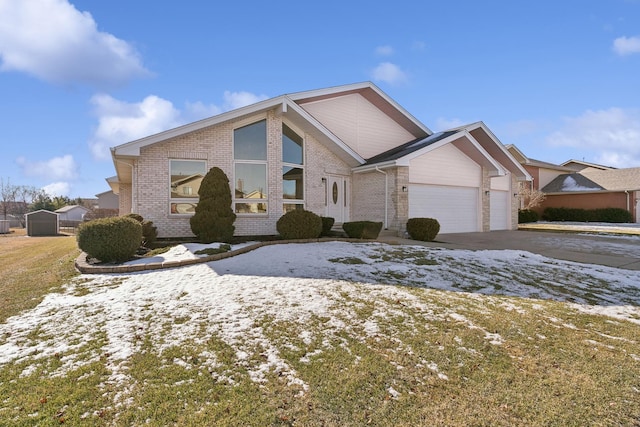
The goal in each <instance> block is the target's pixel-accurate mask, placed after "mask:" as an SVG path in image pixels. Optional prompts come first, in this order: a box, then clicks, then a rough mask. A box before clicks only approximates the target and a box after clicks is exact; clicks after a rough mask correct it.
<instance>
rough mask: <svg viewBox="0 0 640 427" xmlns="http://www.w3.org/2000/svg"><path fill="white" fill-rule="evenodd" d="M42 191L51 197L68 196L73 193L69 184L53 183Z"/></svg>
mask: <svg viewBox="0 0 640 427" xmlns="http://www.w3.org/2000/svg"><path fill="white" fill-rule="evenodd" d="M42 189H43V190H44V192H45V193H47V194H48V195H49V196H68V195H69V193H71V185H70V184H69V183H68V182H52V183H51V184H49V185H45V186H44V187H42Z"/></svg>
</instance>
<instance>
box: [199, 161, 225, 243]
mask: <svg viewBox="0 0 640 427" xmlns="http://www.w3.org/2000/svg"><path fill="white" fill-rule="evenodd" d="M198 194H199V196H200V201H199V202H198V205H197V206H196V212H195V214H194V215H193V216H192V217H191V220H190V225H191V231H192V232H193V234H195V235H196V236H197V237H198V239H199V240H200V241H201V242H202V243H213V242H230V241H231V239H232V238H233V232H234V231H235V229H236V228H235V226H234V225H233V223H234V222H235V220H236V214H235V213H234V212H233V209H232V208H231V188H230V187H229V178H227V175H225V173H224V172H223V171H222V169H220V168H218V167H213V168H211V169H210V170H209V172H207V174H206V175H205V176H204V178H203V179H202V183H201V184H200V190H199V191H198Z"/></svg>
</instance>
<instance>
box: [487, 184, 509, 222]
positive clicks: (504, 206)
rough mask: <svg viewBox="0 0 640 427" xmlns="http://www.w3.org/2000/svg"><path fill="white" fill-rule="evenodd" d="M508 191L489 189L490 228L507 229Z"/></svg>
mask: <svg viewBox="0 0 640 427" xmlns="http://www.w3.org/2000/svg"><path fill="white" fill-rule="evenodd" d="M508 203H509V192H507V191H498V190H491V219H490V220H489V225H490V227H491V230H508V229H510V228H511V227H509V225H510V224H509V222H508V221H507V220H508V216H509V206H508Z"/></svg>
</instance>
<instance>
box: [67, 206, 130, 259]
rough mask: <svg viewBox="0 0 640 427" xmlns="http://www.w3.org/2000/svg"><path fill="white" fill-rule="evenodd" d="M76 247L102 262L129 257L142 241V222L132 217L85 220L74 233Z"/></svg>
mask: <svg viewBox="0 0 640 427" xmlns="http://www.w3.org/2000/svg"><path fill="white" fill-rule="evenodd" d="M76 239H77V241H78V247H79V248H80V250H82V251H84V252H86V253H87V255H89V256H90V257H92V258H96V259H98V260H100V261H102V262H123V261H127V260H129V259H131V258H132V257H133V256H134V255H135V253H136V251H137V250H138V248H139V247H140V243H141V242H142V224H141V223H140V222H138V221H137V220H135V219H133V218H127V217H115V218H100V219H94V220H93V221H89V222H85V223H83V224H81V225H80V227H78V232H77V234H76Z"/></svg>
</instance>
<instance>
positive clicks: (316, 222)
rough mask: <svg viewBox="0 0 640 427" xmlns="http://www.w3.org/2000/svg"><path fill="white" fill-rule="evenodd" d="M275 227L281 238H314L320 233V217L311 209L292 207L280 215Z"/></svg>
mask: <svg viewBox="0 0 640 427" xmlns="http://www.w3.org/2000/svg"><path fill="white" fill-rule="evenodd" d="M276 229H277V230H278V233H279V234H280V236H281V237H282V238H283V239H315V238H317V237H320V234H321V233H322V219H320V217H319V216H318V215H316V214H314V213H313V212H311V211H307V210H304V209H294V210H292V211H289V212H287V213H286V214H284V215H282V216H281V217H280V219H279V220H278V222H277V223H276Z"/></svg>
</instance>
